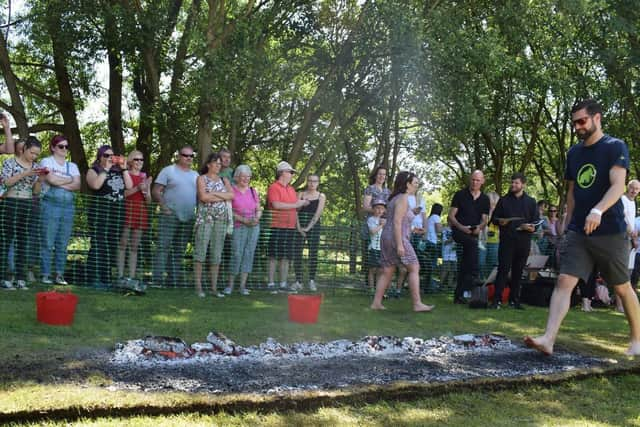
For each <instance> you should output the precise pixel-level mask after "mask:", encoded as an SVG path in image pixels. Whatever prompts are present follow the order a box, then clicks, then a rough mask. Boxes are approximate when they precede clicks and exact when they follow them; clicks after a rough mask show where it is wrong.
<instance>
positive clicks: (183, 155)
mask: <svg viewBox="0 0 640 427" xmlns="http://www.w3.org/2000/svg"><path fill="white" fill-rule="evenodd" d="M180 155H181V156H182V157H188V158H191V159H193V158H194V157H196V155H195V154H184V153H180Z"/></svg>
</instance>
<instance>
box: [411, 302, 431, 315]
mask: <svg viewBox="0 0 640 427" xmlns="http://www.w3.org/2000/svg"><path fill="white" fill-rule="evenodd" d="M434 308H435V305H426V304H422V303H420V304H418V305H414V306H413V311H415V312H416V313H426V312H428V311H431V310H433V309H434Z"/></svg>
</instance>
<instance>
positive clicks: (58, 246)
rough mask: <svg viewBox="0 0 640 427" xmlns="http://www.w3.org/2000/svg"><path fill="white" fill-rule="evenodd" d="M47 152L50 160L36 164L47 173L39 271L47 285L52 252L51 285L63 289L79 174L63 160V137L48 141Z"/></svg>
mask: <svg viewBox="0 0 640 427" xmlns="http://www.w3.org/2000/svg"><path fill="white" fill-rule="evenodd" d="M49 149H50V150H51V156H49V157H47V158H45V159H43V160H42V161H41V162H40V165H41V166H42V167H45V168H47V169H48V170H49V172H50V173H48V174H46V175H44V176H43V183H42V194H43V197H42V205H41V206H42V210H41V223H42V242H41V246H40V260H41V262H42V265H41V267H40V269H41V273H42V283H44V284H47V285H49V284H51V283H52V280H51V277H50V275H51V254H52V252H55V261H54V264H55V272H56V276H55V283H56V284H58V285H66V284H67V282H66V280H64V269H65V265H66V262H67V245H68V243H69V239H70V238H71V232H72V231H73V217H74V213H75V205H74V200H75V192H76V191H78V190H80V171H79V170H78V166H77V165H76V164H75V163H73V162H70V161H68V160H67V154H68V153H69V141H68V140H67V138H66V137H65V136H63V135H56V136H54V137H53V138H51V142H50V143H49Z"/></svg>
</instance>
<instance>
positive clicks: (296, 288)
mask: <svg viewBox="0 0 640 427" xmlns="http://www.w3.org/2000/svg"><path fill="white" fill-rule="evenodd" d="M281 287H282V285H281ZM291 290H292V291H299V290H302V283H300V282H296V283H294V284H293V285H291Z"/></svg>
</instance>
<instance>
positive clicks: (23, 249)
mask: <svg viewBox="0 0 640 427" xmlns="http://www.w3.org/2000/svg"><path fill="white" fill-rule="evenodd" d="M41 148H42V146H41V144H40V141H38V139H37V138H36V137H34V136H30V137H28V138H27V141H26V142H25V143H24V149H23V150H22V151H21V152H20V154H19V155H17V156H15V157H11V158H9V159H7V160H5V161H4V162H3V163H2V181H3V184H4V186H5V188H6V192H5V194H4V197H5V200H4V201H3V203H2V209H1V211H0V212H1V213H0V235H1V236H2V238H1V239H0V280H2V283H1V286H2V288H4V289H15V288H18V289H27V281H26V280H27V265H29V264H30V263H31V261H32V260H29V254H28V242H29V239H28V237H29V233H30V232H31V231H32V230H31V228H32V224H31V213H32V207H33V203H32V198H33V195H34V194H38V193H40V180H41V178H40V177H41V176H43V175H45V174H46V173H47V172H48V170H47V169H45V168H42V167H40V166H39V165H38V163H36V159H37V158H38V156H39V155H40V150H41ZM11 242H13V244H14V249H15V258H14V259H15V267H16V283H15V288H14V286H13V283H12V282H11V280H9V278H8V276H7V254H8V251H9V245H10V244H11Z"/></svg>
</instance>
